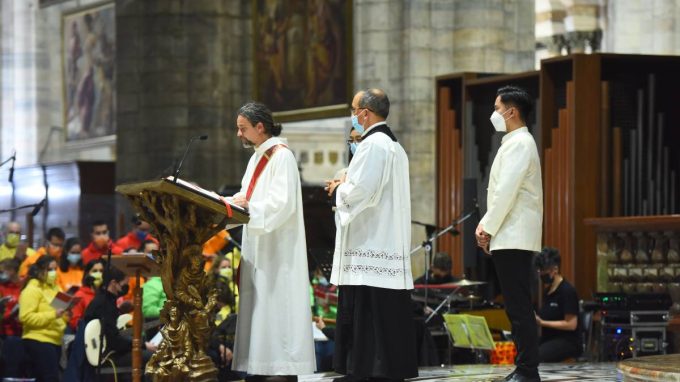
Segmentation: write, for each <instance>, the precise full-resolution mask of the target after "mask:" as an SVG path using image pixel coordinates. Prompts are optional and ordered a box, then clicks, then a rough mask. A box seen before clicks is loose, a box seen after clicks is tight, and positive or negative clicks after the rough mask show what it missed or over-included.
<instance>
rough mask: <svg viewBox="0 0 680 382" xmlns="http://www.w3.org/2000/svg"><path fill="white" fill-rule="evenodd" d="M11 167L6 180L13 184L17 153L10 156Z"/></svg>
mask: <svg viewBox="0 0 680 382" xmlns="http://www.w3.org/2000/svg"><path fill="white" fill-rule="evenodd" d="M10 159H12V167H10V168H9V179H8V180H7V181H8V182H10V183H12V182H14V162H16V161H17V152H16V151H14V154H12V158H10Z"/></svg>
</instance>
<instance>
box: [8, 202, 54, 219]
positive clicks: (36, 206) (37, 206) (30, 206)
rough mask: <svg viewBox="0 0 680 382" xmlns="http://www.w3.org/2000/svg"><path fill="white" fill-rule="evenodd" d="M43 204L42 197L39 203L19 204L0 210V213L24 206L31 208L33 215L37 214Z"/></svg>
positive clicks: (21, 208) (20, 208)
mask: <svg viewBox="0 0 680 382" xmlns="http://www.w3.org/2000/svg"><path fill="white" fill-rule="evenodd" d="M43 205H45V199H43V200H42V201H41V202H40V203H34V204H26V205H23V206H19V207H14V208H8V209H5V210H0V214H4V213H6V212H14V211H17V210H23V209H24V208H33V212H31V215H33V216H35V215H37V214H38V212H39V211H40V208H42V206H43Z"/></svg>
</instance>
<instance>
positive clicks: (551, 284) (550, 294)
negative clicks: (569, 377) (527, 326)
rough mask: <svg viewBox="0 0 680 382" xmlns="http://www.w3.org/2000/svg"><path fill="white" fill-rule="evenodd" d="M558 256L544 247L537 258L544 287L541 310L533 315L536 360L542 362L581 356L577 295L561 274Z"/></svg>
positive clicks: (552, 249)
mask: <svg viewBox="0 0 680 382" xmlns="http://www.w3.org/2000/svg"><path fill="white" fill-rule="evenodd" d="M560 262H561V259H560V253H559V251H558V250H557V249H555V248H544V249H543V251H541V254H540V255H539V256H538V258H537V259H536V265H537V267H538V269H539V270H540V274H541V281H542V282H543V286H544V293H543V307H542V308H541V309H540V310H539V312H538V314H537V315H536V323H537V324H538V326H540V327H541V331H542V334H541V338H540V346H539V350H538V352H539V357H540V361H541V362H561V361H564V360H565V359H567V358H572V357H578V356H579V355H580V354H581V350H582V347H581V337H580V334H579V331H578V311H579V309H578V295H577V294H576V289H574V287H573V286H572V285H571V284H569V282H567V280H565V279H564V277H562V275H560Z"/></svg>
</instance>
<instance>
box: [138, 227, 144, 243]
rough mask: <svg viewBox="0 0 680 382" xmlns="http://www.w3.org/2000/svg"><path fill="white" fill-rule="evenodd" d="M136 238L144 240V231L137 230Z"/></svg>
mask: <svg viewBox="0 0 680 382" xmlns="http://www.w3.org/2000/svg"><path fill="white" fill-rule="evenodd" d="M137 239H138V240H139V241H144V239H146V231H142V230H137Z"/></svg>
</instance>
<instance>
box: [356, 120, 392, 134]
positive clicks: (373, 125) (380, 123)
mask: <svg viewBox="0 0 680 382" xmlns="http://www.w3.org/2000/svg"><path fill="white" fill-rule="evenodd" d="M380 125H387V121H380V122H377V123H374V124H372V125H371V126H369V127H368V129H366V131H364V133H363V134H361V136H362V137H363V136H364V135H366V133H368V132H369V131H370V130H371V129H372V128H374V127H376V126H380Z"/></svg>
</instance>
